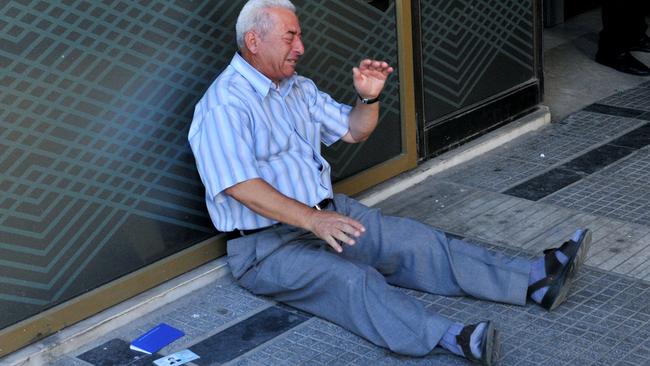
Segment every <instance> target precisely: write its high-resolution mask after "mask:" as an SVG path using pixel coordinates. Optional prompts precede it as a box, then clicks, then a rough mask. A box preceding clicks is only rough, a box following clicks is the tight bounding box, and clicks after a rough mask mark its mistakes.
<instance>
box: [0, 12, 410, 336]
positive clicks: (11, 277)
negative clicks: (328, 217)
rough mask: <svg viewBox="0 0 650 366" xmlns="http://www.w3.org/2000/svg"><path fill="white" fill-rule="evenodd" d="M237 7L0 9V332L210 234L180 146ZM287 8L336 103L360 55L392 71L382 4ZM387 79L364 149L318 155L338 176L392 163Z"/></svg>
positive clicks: (230, 49) (223, 59)
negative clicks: (295, 14) (376, 123)
mask: <svg viewBox="0 0 650 366" xmlns="http://www.w3.org/2000/svg"><path fill="white" fill-rule="evenodd" d="M242 4H243V1H218V0H211V1H189V0H187V1H181V0H178V1H154V0H139V1H126V0H104V1H99V0H61V1H56V2H54V1H39V0H34V1H30V0H21V1H4V2H0V70H2V71H0V192H1V196H0V328H4V327H7V326H8V325H11V324H13V323H16V322H18V321H20V320H22V319H25V318H27V317H29V316H32V315H35V314H37V313H39V312H41V311H43V310H45V309H47V308H50V307H52V306H54V305H56V304H59V303H61V302H63V301H65V300H67V299H70V298H73V297H75V296H78V295H80V294H83V293H84V292H86V291H89V290H91V289H93V288H96V287H97V286H99V285H102V284H104V283H107V282H109V281H111V280H113V279H116V278H118V277H120V276H122V275H124V274H127V273H130V272H132V271H134V270H136V269H138V268H141V267H143V266H145V265H147V264H150V263H152V262H154V261H156V260H159V259H161V258H163V257H165V256H168V255H170V254H173V253H176V252H178V251H180V250H182V249H184V248H187V247H189V246H191V245H193V244H194V243H197V242H199V241H202V240H204V239H206V238H208V237H211V236H213V235H214V234H215V231H214V229H213V228H212V225H211V223H210V220H209V217H208V216H207V213H206V211H205V207H204V202H203V194H204V192H203V188H202V185H201V182H200V180H199V177H198V175H197V173H196V170H195V167H194V161H193V158H192V155H191V151H190V149H189V146H188V144H187V138H186V136H187V131H188V128H189V122H190V120H191V117H192V112H193V108H194V105H195V103H196V101H197V100H198V98H200V96H201V95H202V94H203V92H204V90H205V89H206V88H207V86H208V85H209V84H210V83H211V82H212V80H213V79H214V78H215V77H216V76H217V75H218V73H219V72H220V71H221V70H222V69H223V68H224V67H225V66H226V65H227V63H228V62H229V61H230V58H231V57H232V55H233V53H234V52H235V46H234V45H235V41H234V22H235V18H236V15H237V13H238V12H239V9H240V8H241V6H242ZM296 5H298V7H299V15H300V16H301V18H302V26H303V28H304V37H303V38H304V41H305V43H306V47H307V55H306V56H305V58H304V60H303V61H304V62H303V64H302V65H301V67H300V68H299V71H300V72H301V73H303V74H305V75H307V76H310V77H312V78H314V79H315V80H316V82H317V84H318V85H320V86H321V87H322V88H323V89H324V90H326V91H328V92H330V93H331V94H332V95H333V96H334V97H335V98H337V99H339V100H341V101H347V102H350V103H353V102H354V98H355V94H354V91H353V87H352V82H351V68H352V66H353V65H355V64H356V63H358V62H359V60H360V59H361V58H363V57H376V58H384V59H388V60H390V61H392V63H393V65H394V66H395V67H396V66H397V64H396V63H397V44H396V42H397V41H396V35H395V29H394V26H395V9H394V4H391V5H390V6H389V8H388V10H387V11H385V12H384V11H381V10H378V9H376V8H374V7H372V6H370V5H368V4H367V3H366V2H365V1H347V0H346V1H344V0H342V1H324V0H323V1H297V2H296ZM397 80H398V78H397V76H396V75H395V76H393V77H392V78H391V81H390V83H389V87H388V88H387V90H386V92H385V93H384V96H383V98H384V99H383V100H384V103H383V109H384V114H383V117H382V120H381V125H380V127H379V131H378V132H377V133H376V135H375V136H374V137H373V139H372V140H369V141H368V142H366V143H365V144H362V145H358V146H353V147H348V146H344V145H335V146H333V147H332V148H331V149H329V150H328V151H327V152H326V155H327V157H328V158H329V159H330V160H331V161H332V162H333V165H334V169H335V172H334V176H335V178H336V179H341V178H345V177H347V176H349V175H351V174H353V173H355V172H358V171H360V170H363V169H366V168H368V167H371V166H373V165H375V164H377V163H379V162H381V161H384V160H387V159H389V158H391V157H393V156H395V155H397V154H399V153H400V152H401V136H400V121H399V98H398V82H397Z"/></svg>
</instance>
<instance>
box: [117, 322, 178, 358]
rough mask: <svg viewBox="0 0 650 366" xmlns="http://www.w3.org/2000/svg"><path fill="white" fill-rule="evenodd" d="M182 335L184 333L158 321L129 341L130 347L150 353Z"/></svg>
mask: <svg viewBox="0 0 650 366" xmlns="http://www.w3.org/2000/svg"><path fill="white" fill-rule="evenodd" d="M184 335H185V333H183V332H182V331H180V330H178V329H176V328H174V327H172V326H170V325H167V324H165V323H160V324H158V325H156V326H155V327H153V328H151V329H150V330H149V331H148V332H147V333H145V334H143V335H141V336H140V337H138V339H136V340H134V341H133V342H131V347H130V348H131V349H132V350H134V351H138V352H144V353H146V354H152V353H155V352H158V351H159V350H160V349H161V348H163V347H165V346H166V345H168V344H170V343H172V342H173V341H175V340H177V339H178V338H180V337H182V336H184Z"/></svg>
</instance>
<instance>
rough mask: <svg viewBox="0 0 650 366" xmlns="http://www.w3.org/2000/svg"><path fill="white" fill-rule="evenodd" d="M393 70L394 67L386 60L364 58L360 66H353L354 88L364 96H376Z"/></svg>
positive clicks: (369, 97) (370, 97)
mask: <svg viewBox="0 0 650 366" xmlns="http://www.w3.org/2000/svg"><path fill="white" fill-rule="evenodd" d="M392 72H393V68H392V67H391V66H390V65H389V64H388V63H387V62H385V61H377V60H369V59H365V60H362V61H361V62H360V63H359V67H353V68H352V79H353V82H354V88H355V89H356V90H357V93H358V94H359V95H360V96H361V97H362V98H367V99H373V98H376V97H378V96H379V94H380V93H381V91H382V89H384V84H385V83H386V79H387V78H388V76H389V75H390V74H391V73H392Z"/></svg>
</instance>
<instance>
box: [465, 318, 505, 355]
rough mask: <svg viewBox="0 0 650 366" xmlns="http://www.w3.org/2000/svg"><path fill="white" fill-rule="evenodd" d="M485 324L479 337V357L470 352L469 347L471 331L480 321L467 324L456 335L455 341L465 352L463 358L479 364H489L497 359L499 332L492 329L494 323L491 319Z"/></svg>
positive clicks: (472, 331)
mask: <svg viewBox="0 0 650 366" xmlns="http://www.w3.org/2000/svg"><path fill="white" fill-rule="evenodd" d="M485 323H487V326H486V327H485V329H483V336H482V338H481V357H480V358H476V357H475V356H474V354H473V353H472V349H471V347H470V343H471V338H472V333H474V330H475V329H476V327H477V326H478V325H479V324H481V323H476V324H472V325H467V326H465V327H463V330H461V331H460V334H459V335H457V336H456V342H458V345H460V348H461V349H462V350H463V353H464V354H465V358H467V359H468V360H470V361H472V362H476V363H478V364H481V365H485V366H491V365H493V364H494V363H495V362H497V360H498V359H499V334H498V332H497V331H496V329H494V324H493V323H492V322H491V321H487V322H485Z"/></svg>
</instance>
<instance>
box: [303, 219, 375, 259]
mask: <svg viewBox="0 0 650 366" xmlns="http://www.w3.org/2000/svg"><path fill="white" fill-rule="evenodd" d="M307 229H308V230H309V231H311V232H313V233H314V234H315V235H316V236H318V237H319V238H321V239H323V240H325V242H326V243H327V244H328V245H329V246H330V247H332V249H334V250H335V251H337V252H338V253H341V252H342V251H343V247H342V246H341V244H340V243H344V244H347V245H354V244H355V240H354V238H358V237H359V236H361V234H362V233H363V232H365V231H366V228H365V227H364V226H363V225H362V224H361V223H360V222H359V221H357V220H354V219H352V218H350V217H347V216H344V215H341V214H339V213H337V212H332V211H319V210H314V211H313V212H312V214H311V215H310V217H309V218H308V227H307Z"/></svg>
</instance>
